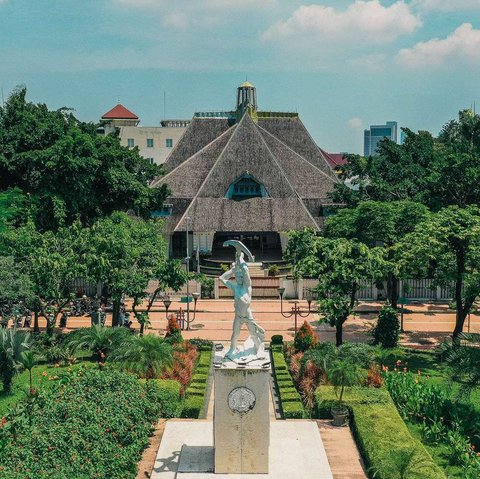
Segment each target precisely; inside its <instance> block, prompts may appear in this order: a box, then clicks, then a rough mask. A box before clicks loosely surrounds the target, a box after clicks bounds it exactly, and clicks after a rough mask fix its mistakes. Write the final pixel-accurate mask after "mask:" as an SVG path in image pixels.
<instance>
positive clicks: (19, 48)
mask: <svg viewBox="0 0 480 479" xmlns="http://www.w3.org/2000/svg"><path fill="white" fill-rule="evenodd" d="M246 76H248V79H249V80H250V81H251V82H253V83H254V84H255V85H256V87H257V95H258V101H259V106H260V109H263V110H287V111H295V110H296V111H298V112H299V113H300V115H301V118H302V119H303V121H304V123H305V124H306V125H307V127H308V128H309V130H310V132H311V133H312V136H313V137H314V138H315V140H316V141H317V143H318V144H319V145H320V146H321V147H323V148H325V149H326V150H328V151H332V152H335V151H350V152H355V153H357V152H358V153H359V152H361V151H362V144H363V128H364V127H367V126H368V125H370V124H375V123H383V122H385V121H386V120H397V121H398V122H399V123H400V125H402V126H407V127H409V128H411V129H413V130H418V129H425V130H430V131H432V132H433V133H435V134H436V133H438V131H439V129H440V128H441V126H442V125H443V124H444V123H445V122H447V121H448V120H449V119H452V118H454V117H455V116H456V114H457V112H458V110H460V109H463V108H466V107H469V106H470V105H471V104H472V103H473V102H475V101H476V102H477V103H478V104H479V108H480V94H479V85H480V82H479V80H480V0H409V1H397V0H365V1H360V0H357V1H355V0H335V1H332V0H330V1H328V0H324V1H317V2H306V1H299V0H109V1H106V0H81V1H79V0H0V86H1V87H2V88H3V91H4V94H5V95H8V93H9V92H10V91H11V90H12V89H13V88H14V87H15V86H16V85H19V84H25V85H26V86H27V88H28V90H29V98H30V99H31V100H33V101H38V102H45V103H47V104H48V105H49V107H50V108H58V107H61V106H70V107H73V108H75V110H76V114H77V116H78V117H79V118H81V119H82V120H91V121H96V120H97V119H98V118H99V117H100V116H101V115H102V114H103V113H104V112H105V111H107V110H108V109H110V108H111V107H113V106H114V105H115V104H116V103H117V101H118V100H120V101H121V103H123V104H124V105H125V106H126V107H127V108H129V109H131V110H132V111H134V112H135V113H136V114H137V115H138V116H140V118H141V120H142V124H143V125H155V124H158V122H159V121H160V120H161V119H162V118H163V92H166V97H167V108H166V116H167V117H170V118H172V117H175V118H190V117H191V116H192V114H193V112H194V111H197V110H222V109H230V108H232V107H233V104H234V100H235V88H236V87H237V85H238V84H239V83H241V82H242V81H243V80H244V79H245V77H246Z"/></svg>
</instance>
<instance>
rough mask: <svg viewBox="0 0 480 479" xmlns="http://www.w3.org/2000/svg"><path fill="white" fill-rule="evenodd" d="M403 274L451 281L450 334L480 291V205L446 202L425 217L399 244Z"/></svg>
mask: <svg viewBox="0 0 480 479" xmlns="http://www.w3.org/2000/svg"><path fill="white" fill-rule="evenodd" d="M398 251H399V254H400V265H401V268H402V271H403V274H404V275H416V276H417V277H428V276H433V278H434V280H435V284H437V285H441V286H447V287H448V286H450V285H451V284H452V283H453V284H454V288H453V290H452V291H453V294H452V300H453V302H454V303H455V305H456V321H455V329H454V331H453V338H454V340H456V339H457V338H458V336H459V334H460V333H461V332H462V331H463V326H464V324H465V319H466V317H467V315H468V313H469V311H470V310H471V308H472V305H473V303H474V301H475V299H476V298H477V296H478V295H479V294H480V209H479V208H478V207H476V206H468V207H466V208H459V207H458V206H449V207H447V208H444V209H442V210H440V211H439V212H438V213H435V214H433V215H432V216H431V217H429V218H427V219H425V220H424V221H422V222H421V223H419V224H418V226H417V227H416V228H415V230H414V231H413V232H412V233H410V234H408V235H406V236H405V238H404V239H403V241H402V242H401V244H400V245H399V246H398Z"/></svg>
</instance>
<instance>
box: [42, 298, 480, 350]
mask: <svg viewBox="0 0 480 479" xmlns="http://www.w3.org/2000/svg"><path fill="white" fill-rule="evenodd" d="M300 305H301V307H302V310H303V311H306V310H307V309H308V306H307V303H306V302H305V301H301V302H300ZM156 306H157V309H156V310H154V311H153V312H151V314H150V319H151V323H152V328H153V329H154V330H156V331H158V333H159V334H163V333H164V331H165V328H166V324H167V320H166V314H165V310H164V309H163V305H161V303H158V304H157V305H156ZM185 306H186V305H185V304H184V303H180V302H178V301H173V302H172V305H171V306H170V312H175V311H178V310H179V308H182V309H183V310H185ZM191 306H192V310H191V313H190V314H191V317H193V304H192V305H191ZM291 306H292V304H290V303H289V302H288V301H285V302H284V311H285V310H286V311H289V308H291ZM160 307H162V309H161V310H160V309H159V308H160ZM233 307H234V305H233V301H231V300H199V301H198V303H197V311H196V313H195V319H194V321H193V322H192V323H191V331H184V332H183V335H184V337H185V338H193V337H199V338H205V339H211V340H217V341H227V340H229V339H230V335H231V327H232V321H233V315H234V310H233ZM380 307H381V304H380V303H360V305H359V306H358V307H357V311H358V313H357V315H355V316H353V317H351V318H349V319H348V321H347V322H346V323H345V325H344V339H345V340H346V341H357V342H358V341H366V340H367V339H368V337H367V336H366V332H367V331H368V330H369V329H370V328H371V327H372V326H373V325H374V324H375V321H376V318H377V316H378V313H377V311H378V309H379V308H380ZM252 309H253V311H254V315H255V318H256V320H257V321H258V322H259V324H260V325H262V326H263V327H264V328H265V330H266V339H267V340H270V338H271V337H272V335H274V334H282V335H283V336H284V338H285V339H287V340H290V339H292V338H293V336H294V319H293V318H288V319H287V318H284V317H283V316H282V315H281V313H280V304H279V301H276V300H254V301H253V304H252ZM132 317H133V315H132ZM319 318H320V316H319V315H318V314H316V313H312V314H311V315H310V316H309V317H308V321H309V323H310V324H311V325H312V327H313V328H314V329H315V331H316V332H317V335H318V337H319V339H320V340H322V341H334V340H335V330H334V329H333V328H331V327H329V326H328V325H326V324H318V319H319ZM132 319H133V318H132ZM109 320H110V319H108V320H107V323H108V322H109ZM303 321H304V319H303V318H299V319H298V327H300V326H301V324H302V323H303ZM454 324H455V312H454V311H452V310H449V309H448V306H447V305H446V304H438V303H431V304H429V303H418V304H409V305H408V312H407V313H406V314H405V315H404V327H405V331H406V334H405V335H404V337H403V340H402V341H403V343H404V344H407V345H414V346H418V347H425V348H428V347H432V346H434V345H435V344H436V343H437V342H438V341H442V340H443V339H445V338H446V337H448V336H449V334H451V332H452V331H453V328H454ZM40 325H41V326H42V327H44V326H45V323H44V320H41V321H40ZM89 325H90V318H89V317H88V316H84V317H81V318H69V320H68V327H69V329H70V328H72V329H75V328H78V327H86V326H89ZM133 326H134V327H135V328H138V327H139V326H138V324H137V323H136V321H134V322H133ZM469 328H470V331H471V332H480V315H476V314H472V315H471V318H470V323H469V322H468V321H467V322H466V324H465V331H467V330H468V329H469ZM246 337H247V332H246V330H245V329H244V331H243V332H242V336H241V338H240V339H241V340H243V339H245V338H246Z"/></svg>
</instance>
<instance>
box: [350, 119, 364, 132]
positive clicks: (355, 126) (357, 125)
mask: <svg viewBox="0 0 480 479" xmlns="http://www.w3.org/2000/svg"><path fill="white" fill-rule="evenodd" d="M347 123H348V126H349V127H350V128H351V129H352V130H363V121H362V119H361V118H350V120H348V122H347Z"/></svg>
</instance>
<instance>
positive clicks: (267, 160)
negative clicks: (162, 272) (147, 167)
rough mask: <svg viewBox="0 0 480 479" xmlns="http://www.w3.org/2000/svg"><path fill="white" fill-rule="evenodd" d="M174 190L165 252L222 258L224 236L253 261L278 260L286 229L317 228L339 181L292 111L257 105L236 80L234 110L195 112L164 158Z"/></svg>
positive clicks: (165, 180)
mask: <svg viewBox="0 0 480 479" xmlns="http://www.w3.org/2000/svg"><path fill="white" fill-rule="evenodd" d="M165 170H166V174H165V176H162V177H161V178H159V179H158V180H156V181H154V182H153V184H152V186H160V185H162V184H167V185H168V186H169V188H170V190H171V195H170V197H169V198H168V199H167V201H166V202H165V205H164V208H163V210H162V211H160V212H157V214H158V216H163V217H164V218H165V232H166V235H167V236H168V240H169V245H170V253H171V255H172V256H174V257H182V256H185V251H186V241H187V239H186V238H187V237H188V241H189V250H190V252H192V251H197V252H199V254H201V255H206V256H209V257H210V258H211V259H213V260H218V261H222V260H226V259H228V255H229V254H231V252H228V251H226V250H227V248H223V246H222V245H223V242H224V241H226V240H228V239H238V240H241V241H243V242H244V243H245V244H246V245H247V246H248V247H249V248H250V250H251V251H252V253H253V254H254V255H255V257H256V260H257V261H270V260H280V259H281V258H282V252H283V251H284V249H285V247H286V244H287V238H288V237H287V232H288V231H290V230H292V229H301V228H304V227H308V228H312V229H314V230H316V231H320V230H321V229H322V226H323V220H324V216H325V211H326V210H327V209H328V207H329V206H331V204H332V203H331V200H330V199H329V193H331V192H332V190H333V188H334V186H335V184H336V183H338V182H339V180H338V178H337V176H336V174H335V173H334V172H333V169H332V167H331V166H330V164H329V162H328V160H327V158H326V156H325V154H324V152H323V150H321V149H320V148H319V147H318V146H317V145H316V144H315V142H314V141H313V139H312V137H311V136H310V134H309V133H308V131H307V129H306V128H305V126H304V125H303V123H302V121H301V120H300V118H299V116H298V114H297V113H290V112H270V111H260V110H259V109H258V106H257V95H256V89H255V87H254V86H253V85H252V84H250V83H248V82H245V83H243V84H242V85H240V87H239V88H238V91H237V103H236V108H235V110H232V111H217V112H197V113H195V115H194V117H193V119H192V121H191V122H190V124H189V126H188V128H187V130H186V131H185V133H184V134H183V136H182V137H181V139H180V141H179V142H178V143H177V145H176V146H175V147H174V148H173V151H172V153H171V154H170V156H169V157H168V159H167V161H166V163H165Z"/></svg>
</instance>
